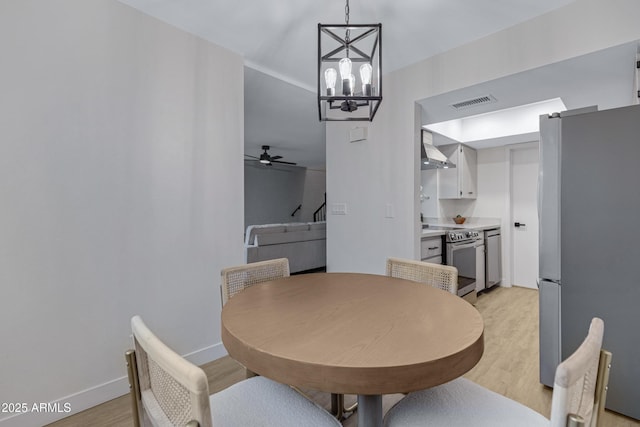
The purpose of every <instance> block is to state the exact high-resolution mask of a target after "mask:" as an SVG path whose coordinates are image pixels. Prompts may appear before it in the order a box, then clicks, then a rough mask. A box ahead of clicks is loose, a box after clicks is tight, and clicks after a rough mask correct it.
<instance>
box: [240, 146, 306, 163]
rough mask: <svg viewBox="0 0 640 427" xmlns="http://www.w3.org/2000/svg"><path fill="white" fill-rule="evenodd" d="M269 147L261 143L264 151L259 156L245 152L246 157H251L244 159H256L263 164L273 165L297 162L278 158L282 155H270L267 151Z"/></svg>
mask: <svg viewBox="0 0 640 427" xmlns="http://www.w3.org/2000/svg"><path fill="white" fill-rule="evenodd" d="M269 148H271V147H269V146H268V145H263V146H262V150H264V153H262V154H260V157H256V156H250V155H249V154H245V156H246V157H251V159H245V160H253V159H255V160H257V161H259V162H260V163H262V164H263V165H265V166H273V163H282V164H285V165H296V164H297V163H293V162H283V161H282V160H279V159H281V158H282V156H272V155H270V154H269V153H268V151H269Z"/></svg>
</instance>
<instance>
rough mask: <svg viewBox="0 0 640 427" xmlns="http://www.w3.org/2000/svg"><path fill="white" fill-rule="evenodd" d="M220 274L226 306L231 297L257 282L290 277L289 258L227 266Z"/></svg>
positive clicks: (223, 300) (223, 302)
mask: <svg viewBox="0 0 640 427" xmlns="http://www.w3.org/2000/svg"><path fill="white" fill-rule="evenodd" d="M220 276H221V279H222V283H221V285H220V289H221V294H222V305H223V306H224V305H225V304H226V303H227V301H229V298H231V297H233V296H234V295H235V294H237V293H238V292H241V291H243V290H245V289H247V288H248V287H250V286H253V285H255V284H256V283H262V282H267V281H269V280H274V279H279V278H281V277H289V260H288V259H287V258H277V259H270V260H267V261H258V262H252V263H249V264H243V265H238V266H235V267H227V268H223V269H222V270H221V271H220Z"/></svg>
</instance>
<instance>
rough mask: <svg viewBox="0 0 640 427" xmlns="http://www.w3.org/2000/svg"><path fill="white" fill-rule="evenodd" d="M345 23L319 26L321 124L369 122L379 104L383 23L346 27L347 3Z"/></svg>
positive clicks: (347, 2)
mask: <svg viewBox="0 0 640 427" xmlns="http://www.w3.org/2000/svg"><path fill="white" fill-rule="evenodd" d="M344 20H345V25H323V24H318V113H319V115H320V121H336V120H339V121H347V120H351V121H367V120H368V121H372V120H373V117H374V116H375V115H376V112H377V111H378V107H379V106H380V103H381V102H382V78H381V73H382V54H381V48H382V46H381V45H382V24H371V25H353V24H349V0H346V5H345V18H344ZM343 32H344V37H341V34H343ZM339 34H340V35H339ZM354 63H355V64H356V65H355V66H354ZM336 64H337V68H338V70H337V71H336ZM357 64H359V65H360V66H359V67H357ZM356 67H357V68H358V70H359V74H360V76H359V77H360V80H359V81H358V80H357V78H356V77H355V76H354V74H353V71H352V70H353V68H356ZM338 77H340V79H339V80H338ZM336 83H337V84H336Z"/></svg>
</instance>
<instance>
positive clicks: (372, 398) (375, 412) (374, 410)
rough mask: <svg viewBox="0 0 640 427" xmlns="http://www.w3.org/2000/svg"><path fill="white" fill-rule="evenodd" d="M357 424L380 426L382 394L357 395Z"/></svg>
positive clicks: (367, 426) (363, 426) (372, 426)
mask: <svg viewBox="0 0 640 427" xmlns="http://www.w3.org/2000/svg"><path fill="white" fill-rule="evenodd" d="M358 426H361V427H382V395H379V394H378V395H365V394H359V395H358Z"/></svg>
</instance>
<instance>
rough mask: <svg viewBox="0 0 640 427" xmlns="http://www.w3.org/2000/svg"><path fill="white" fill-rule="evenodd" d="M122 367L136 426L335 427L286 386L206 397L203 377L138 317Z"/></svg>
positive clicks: (260, 383)
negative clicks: (124, 370)
mask: <svg viewBox="0 0 640 427" xmlns="http://www.w3.org/2000/svg"><path fill="white" fill-rule="evenodd" d="M131 329H132V331H133V341H134V346H135V350H129V351H128V352H127V353H126V354H127V365H128V369H129V382H130V385H131V396H132V401H133V412H134V414H133V416H134V425H135V426H188V427H198V426H199V427H211V426H214V427H248V426H252V427H254V426H262V427H271V426H280V427H283V426H290V427H299V426H318V427H321V426H322V427H325V426H326V427H340V423H338V421H337V420H336V419H335V418H334V417H333V416H332V415H331V414H329V413H328V412H327V411H325V410H324V409H322V408H321V407H320V406H318V405H316V404H315V403H313V402H311V401H309V400H307V399H305V398H304V397H303V396H301V395H300V394H298V393H297V392H295V391H294V390H293V389H292V388H291V387H289V386H286V385H283V384H279V383H277V382H274V381H271V380H269V379H267V378H264V377H253V378H250V379H247V380H244V381H241V382H239V383H236V384H234V385H232V386H231V387H229V388H226V389H224V390H222V391H220V392H218V393H215V394H213V395H211V396H209V383H208V380H207V376H206V374H205V372H204V371H203V370H202V369H200V368H199V367H198V366H196V365H194V364H192V363H191V362H189V361H187V360H186V359H184V358H183V357H181V356H180V355H178V354H177V353H175V352H174V351H173V350H171V349H170V348H169V347H167V346H166V345H165V344H164V343H162V342H161V341H160V340H159V339H158V338H157V337H156V336H155V335H154V334H153V333H152V332H151V331H150V330H149V328H147V326H146V325H145V324H144V322H143V321H142V319H141V318H140V317H139V316H135V317H133V319H131Z"/></svg>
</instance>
